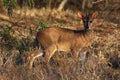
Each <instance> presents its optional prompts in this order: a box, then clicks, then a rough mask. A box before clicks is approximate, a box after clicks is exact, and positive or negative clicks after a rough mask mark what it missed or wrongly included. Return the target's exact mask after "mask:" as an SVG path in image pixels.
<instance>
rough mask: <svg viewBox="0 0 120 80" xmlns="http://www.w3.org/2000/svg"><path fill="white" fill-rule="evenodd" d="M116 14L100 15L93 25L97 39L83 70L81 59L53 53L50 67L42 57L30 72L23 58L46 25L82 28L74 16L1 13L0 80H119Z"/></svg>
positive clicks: (53, 12)
mask: <svg viewBox="0 0 120 80" xmlns="http://www.w3.org/2000/svg"><path fill="white" fill-rule="evenodd" d="M119 12H120V11H114V12H112V13H110V14H108V13H106V12H102V13H101V12H99V13H100V14H99V16H98V18H97V19H96V20H95V22H94V31H95V34H96V37H97V39H96V40H95V42H94V44H93V45H92V47H90V50H89V55H88V57H87V59H86V61H85V65H84V67H82V63H81V57H80V56H79V57H78V58H77V59H73V58H72V56H71V55H70V54H64V53H63V54H60V53H59V54H57V52H56V54H55V55H54V56H53V57H52V59H51V61H50V62H49V63H44V62H43V58H42V57H40V58H38V59H36V60H35V62H34V67H33V68H32V69H31V70H30V69H29V68H28V64H27V63H28V61H27V60H26V57H27V56H28V55H29V54H30V53H31V52H32V51H33V49H32V45H33V44H32V42H33V39H34V38H35V34H36V32H37V31H38V28H41V26H42V27H44V26H46V25H47V26H58V27H67V28H75V29H78V28H79V26H80V25H82V24H81V23H80V19H78V18H77V16H76V14H77V12H72V11H71V10H66V11H63V12H57V11H56V10H50V9H41V10H37V9H32V10H27V12H26V13H25V10H23V11H22V12H20V10H15V11H14V14H13V17H12V18H9V17H7V16H6V12H4V11H3V12H2V13H0V80H120V14H119ZM105 14H106V15H105ZM108 16H109V17H108ZM106 17H107V18H106ZM80 54H82V52H80Z"/></svg>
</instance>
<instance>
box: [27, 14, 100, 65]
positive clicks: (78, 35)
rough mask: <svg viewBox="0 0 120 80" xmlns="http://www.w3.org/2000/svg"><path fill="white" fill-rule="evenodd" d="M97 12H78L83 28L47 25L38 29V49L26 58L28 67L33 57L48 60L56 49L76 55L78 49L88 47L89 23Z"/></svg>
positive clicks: (89, 40) (91, 38) (91, 36)
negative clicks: (41, 57) (75, 28)
mask: <svg viewBox="0 0 120 80" xmlns="http://www.w3.org/2000/svg"><path fill="white" fill-rule="evenodd" d="M97 15H98V12H94V13H93V14H92V15H89V14H85V15H83V14H82V13H81V12H78V17H79V18H81V19H82V21H83V24H84V29H83V30H71V29H66V28H60V27H49V28H46V29H44V30H40V31H39V32H38V33H37V36H36V40H37V44H38V46H39V50H36V51H34V53H32V54H31V55H30V56H29V57H28V59H29V61H30V67H32V65H33V62H34V60H35V58H37V57H39V56H44V58H45V60H46V61H47V62H49V60H50V59H51V57H52V56H53V54H54V53H55V52H56V51H65V52H71V53H72V55H73V56H74V57H77V56H78V53H79V51H80V49H82V48H85V47H88V46H90V45H91V44H92V42H93V32H92V30H90V28H89V26H88V25H89V24H91V23H92V21H93V19H94V18H96V16H97Z"/></svg>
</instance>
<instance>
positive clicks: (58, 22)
mask: <svg viewBox="0 0 120 80" xmlns="http://www.w3.org/2000/svg"><path fill="white" fill-rule="evenodd" d="M56 24H57V26H58V27H64V25H65V24H66V22H65V21H63V20H59V21H57V22H56Z"/></svg>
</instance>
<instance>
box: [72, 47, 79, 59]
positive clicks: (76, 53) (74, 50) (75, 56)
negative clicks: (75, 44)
mask: <svg viewBox="0 0 120 80" xmlns="http://www.w3.org/2000/svg"><path fill="white" fill-rule="evenodd" d="M80 50H81V49H73V50H72V55H73V57H74V58H77V57H78V55H79V51H80Z"/></svg>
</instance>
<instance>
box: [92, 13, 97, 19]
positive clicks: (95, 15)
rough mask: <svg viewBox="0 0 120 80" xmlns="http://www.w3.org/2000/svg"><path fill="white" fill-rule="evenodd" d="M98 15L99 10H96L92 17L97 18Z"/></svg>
mask: <svg viewBox="0 0 120 80" xmlns="http://www.w3.org/2000/svg"><path fill="white" fill-rule="evenodd" d="M97 15H98V12H97V11H96V12H94V13H93V14H92V19H94V18H96V17H97Z"/></svg>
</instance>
